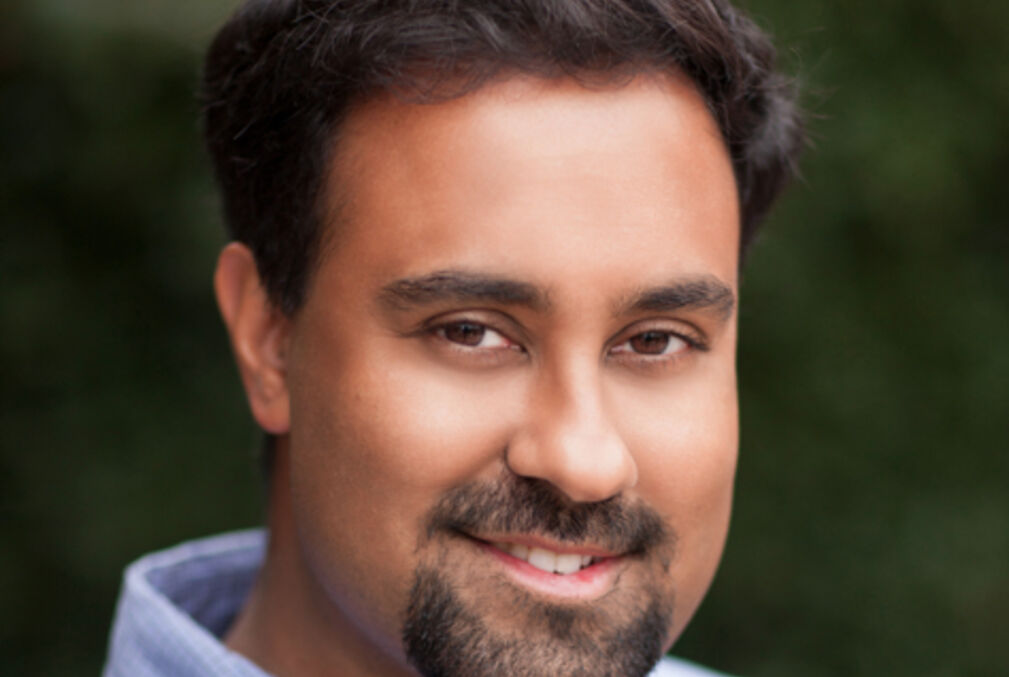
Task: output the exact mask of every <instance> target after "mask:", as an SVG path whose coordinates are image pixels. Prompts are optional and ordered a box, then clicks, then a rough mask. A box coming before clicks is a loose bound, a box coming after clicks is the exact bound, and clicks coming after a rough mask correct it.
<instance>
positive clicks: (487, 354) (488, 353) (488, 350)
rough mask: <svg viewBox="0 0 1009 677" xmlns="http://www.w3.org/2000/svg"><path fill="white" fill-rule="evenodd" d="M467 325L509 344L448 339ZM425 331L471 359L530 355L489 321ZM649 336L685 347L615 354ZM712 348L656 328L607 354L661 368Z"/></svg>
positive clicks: (694, 336)
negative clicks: (659, 337)
mask: <svg viewBox="0 0 1009 677" xmlns="http://www.w3.org/2000/svg"><path fill="white" fill-rule="evenodd" d="M464 326H469V327H474V328H477V329H479V330H481V331H483V332H485V333H484V334H483V335H481V337H480V340H481V342H482V341H483V340H484V339H485V338H486V332H493V333H494V334H497V335H498V336H499V337H500V339H499V340H503V341H506V342H507V344H508V345H503V346H494V347H480V346H479V345H476V346H470V345H466V344H464V343H461V342H459V341H453V340H452V339H451V338H449V337H448V335H447V332H448V331H449V330H451V329H453V328H461V327H464ZM425 332H426V333H427V334H428V335H430V336H432V337H435V338H437V339H438V340H440V341H443V342H444V343H446V344H449V345H450V346H451V350H454V351H458V352H461V353H464V354H466V355H467V356H471V357H477V356H480V357H483V358H491V359H496V358H500V357H504V356H505V355H504V354H502V351H505V350H507V351H508V352H509V353H511V352H513V351H514V352H518V353H521V354H525V353H526V349H525V348H524V347H523V346H522V345H521V344H520V343H518V342H517V341H514V340H512V339H511V338H509V337H508V335H507V333H506V332H503V331H499V330H498V329H495V328H494V327H492V326H490V325H489V324H487V323H486V322H481V321H479V320H471V319H466V318H460V319H457V320H451V321H449V322H441V323H438V324H435V325H431V326H428V327H426V328H425ZM646 334H658V335H663V336H665V337H668V341H682V342H683V343H684V344H685V348H682V349H680V350H676V351H674V352H673V353H670V354H666V353H664V352H661V353H658V354H649V353H638V352H634V351H633V350H627V351H624V350H619V351H616V352H614V350H615V349H616V348H619V347H621V346H623V345H625V344H629V343H630V342H631V341H633V340H634V339H636V338H639V337H642V336H645V335H646ZM708 349H709V346H708V344H707V342H706V341H705V340H704V337H703V336H702V335H700V333H699V332H698V333H693V332H686V331H671V330H669V329H663V328H657V327H656V328H645V329H642V330H641V331H637V332H635V333H634V334H631V335H629V336H627V337H626V338H624V340H623V341H621V342H619V343H616V344H614V345H613V346H612V347H611V348H609V350H608V351H607V353H608V354H609V355H614V356H616V357H617V359H623V360H635V361H638V362H642V363H646V364H647V366H658V365H660V364H670V363H673V362H676V361H678V360H679V359H682V358H683V357H685V353H689V352H692V351H701V352H706V351H708ZM621 356H627V357H621Z"/></svg>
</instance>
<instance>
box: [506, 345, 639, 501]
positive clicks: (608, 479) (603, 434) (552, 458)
mask: <svg viewBox="0 0 1009 677" xmlns="http://www.w3.org/2000/svg"><path fill="white" fill-rule="evenodd" d="M603 386H604V382H603V374H602V365H601V364H600V361H599V359H598V357H597V356H596V355H588V354H586V355H573V354H572V355H568V356H566V357H565V358H564V359H557V360H554V361H551V362H550V363H549V364H547V365H544V366H543V368H542V369H541V370H540V372H539V373H538V375H537V378H536V380H535V385H534V386H533V387H534V390H535V391H534V392H533V393H532V394H531V395H532V396H531V397H530V398H529V408H528V411H527V414H526V420H525V421H524V423H523V425H522V426H521V428H520V429H519V430H518V431H517V433H516V434H515V436H514V438H513V439H512V441H511V443H510V445H509V449H508V458H507V461H508V464H509V467H510V468H511V470H512V471H513V472H515V473H516V474H518V475H522V476H526V477H536V478H539V479H543V480H546V481H548V482H550V483H551V484H553V485H554V486H555V487H556V488H557V489H559V490H560V491H561V492H563V493H564V494H565V495H567V496H568V497H569V498H570V499H571V500H573V501H577V502H585V503H589V502H596V501H602V500H605V499H607V498H610V497H611V496H615V495H617V494H619V493H620V492H622V491H624V490H625V489H628V488H630V487H632V486H634V484H636V482H637V467H636V465H635V463H634V459H633V457H632V455H631V452H630V450H629V449H628V448H627V446H626V445H625V443H624V440H623V438H622V437H621V435H620V432H619V429H618V427H617V425H616V422H615V421H614V420H613V417H612V412H611V411H610V408H609V407H608V406H607V401H606V396H605V392H604V387H603Z"/></svg>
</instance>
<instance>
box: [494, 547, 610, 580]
mask: <svg viewBox="0 0 1009 677" xmlns="http://www.w3.org/2000/svg"><path fill="white" fill-rule="evenodd" d="M485 542H486V541H485ZM489 545H490V546H491V547H492V548H496V549H498V550H500V551H502V552H506V553H508V554H509V555H511V556H512V557H514V558H515V559H518V560H521V561H523V562H526V563H527V564H529V565H530V566H533V567H535V568H537V569H539V570H540V571H545V572H546V573H548V574H558V575H561V576H565V575H568V574H574V573H578V572H579V571H581V570H582V569H585V568H587V567H590V566H592V565H593V564H596V563H598V562H600V561H602V559H603V558H601V557H596V556H594V555H587V554H578V553H562V552H555V551H552V550H548V549H546V548H540V547H535V546H533V547H530V546H528V545H524V544H522V543H512V542H508V541H491V542H489Z"/></svg>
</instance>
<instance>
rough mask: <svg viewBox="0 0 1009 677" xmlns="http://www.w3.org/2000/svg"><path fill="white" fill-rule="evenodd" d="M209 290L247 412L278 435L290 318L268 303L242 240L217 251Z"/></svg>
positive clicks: (285, 418)
mask: <svg viewBox="0 0 1009 677" xmlns="http://www.w3.org/2000/svg"><path fill="white" fill-rule="evenodd" d="M214 292H215V294H216V296H217V305H218V308H219V309H220V311H221V317H222V318H223V319H224V324H225V326H226V327H227V329H228V334H229V336H230V338H231V348H232V350H233V351H234V354H235V361H236V362H237V364H238V371H239V373H240V374H241V377H242V384H243V385H244V386H245V393H246V396H247V397H248V399H249V406H250V408H251V409H252V416H253V418H254V419H255V420H256V422H257V423H258V424H259V425H260V427H261V428H263V430H265V431H266V432H268V433H272V434H274V435H283V434H285V433H286V432H287V431H288V427H289V425H290V407H289V402H290V400H289V397H288V391H287V368H286V357H287V340H288V335H289V328H290V321H289V319H288V318H287V316H286V315H284V313H283V312H281V311H280V310H279V309H278V308H277V307H276V306H275V305H274V304H273V303H272V302H271V301H270V298H269V296H268V294H267V293H266V290H265V289H264V288H263V285H262V283H261V281H260V279H259V272H258V271H257V269H256V261H255V258H254V257H253V255H252V252H251V251H250V250H249V248H248V247H246V246H245V245H244V244H241V243H239V242H232V243H230V244H229V245H228V246H226V247H225V248H224V250H223V251H222V252H221V255H220V257H218V259H217V269H216V271H215V272H214Z"/></svg>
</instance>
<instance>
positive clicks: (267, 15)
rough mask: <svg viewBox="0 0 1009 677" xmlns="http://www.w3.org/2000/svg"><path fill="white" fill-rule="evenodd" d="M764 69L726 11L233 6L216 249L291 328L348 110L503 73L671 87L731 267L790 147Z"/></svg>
mask: <svg viewBox="0 0 1009 677" xmlns="http://www.w3.org/2000/svg"><path fill="white" fill-rule="evenodd" d="M774 61H775V50H774V47H773V46H772V44H771V41H770V39H769V38H768V36H767V35H766V34H765V33H764V32H763V31H762V30H760V29H759V28H758V27H757V26H756V25H755V24H754V23H753V22H752V21H751V20H750V19H749V18H747V17H746V16H744V15H743V14H742V13H741V12H739V11H738V10H737V9H735V8H734V7H733V6H732V5H730V4H729V2H728V1H727V0H246V2H244V3H243V4H242V5H241V6H240V7H239V8H238V10H236V12H235V13H234V14H233V15H232V17H231V19H230V20H229V21H228V22H227V23H226V24H225V26H224V27H223V28H222V29H221V30H220V32H219V33H218V34H217V36H216V38H215V39H214V41H213V43H212V45H211V47H210V49H209V52H208V54H207V59H206V65H205V71H204V77H203V86H202V94H201V96H202V99H203V104H204V133H205V136H206V143H207V147H208V149H209V152H210V155H211V157H212V161H213V165H214V169H215V173H216V176H217V179H218V182H219V183H220V186H221V190H222V194H223V204H224V214H225V221H226V225H227V229H228V231H229V235H230V236H231V237H232V238H233V239H236V240H238V241H240V242H243V243H245V244H246V245H247V246H248V247H249V248H250V249H251V250H252V252H253V255H254V257H255V259H256V265H257V269H258V272H259V275H260V278H261V280H262V282H263V285H264V287H265V289H266V291H267V294H268V296H269V298H270V300H271V302H272V303H273V304H274V305H275V306H277V307H278V308H280V309H281V310H282V311H283V312H285V313H287V314H292V313H294V312H296V311H297V309H298V308H299V307H300V306H301V304H302V303H303V301H304V297H305V293H306V289H307V286H308V283H309V280H310V278H311V275H312V273H313V271H314V269H315V267H317V264H318V258H319V250H320V248H321V241H322V237H323V235H322V230H323V227H324V225H326V224H325V218H326V217H325V216H324V214H323V209H322V207H323V200H324V198H325V196H324V195H323V186H324V185H325V181H326V178H327V176H328V173H329V170H328V167H329V166H330V163H331V162H332V160H333V157H332V156H333V152H334V148H338V144H337V143H336V138H337V136H338V132H339V126H340V123H341V121H342V120H343V119H344V117H345V116H346V114H347V112H348V110H349V109H350V108H351V106H352V105H354V104H355V103H358V102H360V101H362V100H365V99H367V98H368V97H372V96H376V95H378V94H382V93H392V94H395V95H397V96H402V97H405V98H406V99H407V100H410V101H414V102H419V103H433V102H438V101H444V100H448V99H450V98H453V97H457V96H462V95H464V94H466V93H467V92H471V91H473V90H475V89H477V88H479V87H481V86H482V85H484V84H486V83H488V82H489V81H490V80H491V79H493V78H495V77H498V76H506V75H509V74H511V73H526V74H532V75H536V76H540V77H544V78H555V77H564V76H567V77H573V78H576V79H578V80H580V81H581V82H583V83H584V84H586V85H587V86H590V85H594V84H595V85H598V84H602V85H605V84H607V83H614V82H615V83H618V84H619V82H620V81H621V79H623V78H629V77H631V76H633V75H635V74H638V73H649V72H651V73H668V72H673V71H683V72H684V73H686V74H687V75H688V76H689V77H690V78H691V79H692V80H693V82H694V83H695V85H696V86H697V88H698V90H699V91H700V93H701V95H702V96H703V97H704V99H705V102H706V104H707V106H708V108H709V110H710V111H711V113H712V115H713V117H714V118H715V120H716V122H717V123H718V126H719V128H720V130H721V134H722V137H723V140H724V142H725V144H726V147H727V149H728V152H729V155H730V158H731V160H732V165H733V170H734V173H735V178H736V186H737V190H738V196H739V203H740V228H741V231H740V242H741V252H740V253H741V254H742V253H743V252H744V251H745V249H746V247H747V245H748V244H749V243H750V242H751V241H752V239H753V236H754V234H755V232H756V229H757V226H758V224H759V223H760V221H761V219H762V218H763V217H764V215H765V214H766V212H767V211H768V209H769V207H770V205H771V203H772V202H773V201H774V199H775V197H776V196H777V195H778V194H779V192H780V191H781V189H782V188H783V187H784V185H785V184H786V183H787V182H788V180H789V179H790V178H791V177H792V176H793V174H794V173H795V171H796V162H797V157H798V154H799V152H800V150H801V147H802V146H803V132H802V124H801V120H800V116H799V114H798V107H797V105H796V92H795V88H794V86H793V84H792V81H791V80H790V79H788V78H786V77H784V76H783V75H782V74H780V73H779V72H777V71H776V70H775V64H774Z"/></svg>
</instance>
